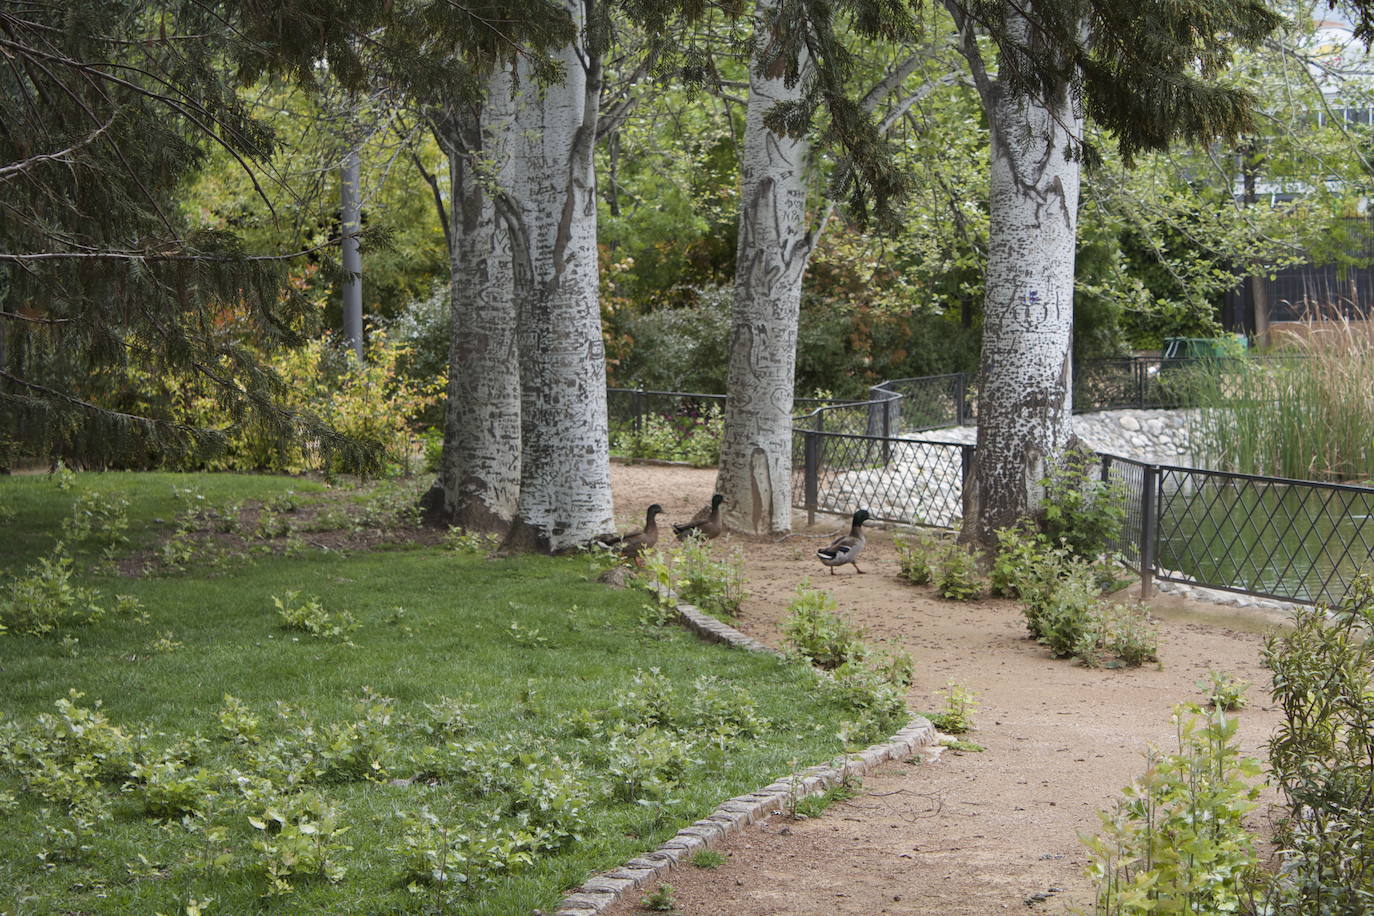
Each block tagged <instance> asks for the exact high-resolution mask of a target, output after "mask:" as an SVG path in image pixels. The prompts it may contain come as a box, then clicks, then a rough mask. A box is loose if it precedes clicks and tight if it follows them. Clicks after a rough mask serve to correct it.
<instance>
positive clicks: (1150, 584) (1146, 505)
mask: <svg viewBox="0 0 1374 916" xmlns="http://www.w3.org/2000/svg"><path fill="white" fill-rule="evenodd" d="M1143 487H1144V492H1142V493H1141V494H1140V597H1141V600H1145V599H1148V598H1149V597H1150V596H1151V595H1153V594H1154V590H1155V537H1156V536H1157V534H1158V532H1159V525H1158V519H1156V518H1155V512H1156V504H1157V501H1158V500H1157V494H1158V492H1159V465H1157V464H1151V465H1147V466H1146V467H1145V478H1144V483H1143Z"/></svg>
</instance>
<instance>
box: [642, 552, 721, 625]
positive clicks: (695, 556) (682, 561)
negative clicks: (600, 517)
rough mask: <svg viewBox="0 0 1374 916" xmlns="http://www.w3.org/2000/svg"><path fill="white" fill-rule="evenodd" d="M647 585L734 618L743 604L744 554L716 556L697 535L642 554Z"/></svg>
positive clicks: (703, 609) (696, 605)
mask: <svg viewBox="0 0 1374 916" xmlns="http://www.w3.org/2000/svg"><path fill="white" fill-rule="evenodd" d="M642 575H643V581H644V583H645V584H646V585H651V586H658V587H659V588H668V589H670V590H671V591H673V592H674V593H676V594H677V596H678V599H679V600H681V601H683V602H685V603H687V604H690V605H693V606H695V607H697V608H699V609H701V610H702V611H705V612H706V613H708V614H711V615H713V616H715V617H724V618H726V619H731V618H733V617H734V616H735V615H736V614H738V613H739V609H740V606H741V605H743V604H744V599H745V590H744V556H743V554H742V553H741V552H740V551H739V550H738V549H735V550H733V551H731V552H730V553H729V554H728V555H727V556H726V557H724V558H722V559H717V558H716V557H715V555H714V554H713V553H712V552H711V547H710V544H709V543H708V542H705V541H701V540H699V539H697V538H689V539H688V540H686V541H684V542H682V543H681V544H677V545H675V546H673V547H670V548H668V549H667V550H663V549H661V548H660V549H657V550H653V551H649V552H648V553H647V554H645V556H644V572H643V574H642Z"/></svg>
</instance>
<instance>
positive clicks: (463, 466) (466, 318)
mask: <svg viewBox="0 0 1374 916" xmlns="http://www.w3.org/2000/svg"><path fill="white" fill-rule="evenodd" d="M487 88H488V92H487V99H486V100H485V103H484V104H479V103H474V104H471V105H464V106H462V107H461V109H460V110H458V111H455V112H451V113H449V115H448V116H447V117H444V118H442V119H436V120H438V121H439V122H440V123H437V124H436V125H435V126H436V130H437V131H438V132H439V133H440V134H442V135H443V146H444V149H445V151H446V152H447V153H448V157H449V174H450V175H451V176H452V195H451V205H450V209H451V211H452V217H451V219H450V220H449V224H450V226H451V229H450V235H451V245H452V249H451V257H452V320H453V323H452V330H451V335H452V336H451V338H450V346H449V373H448V403H447V406H446V408H445V413H444V450H443V455H442V458H441V460H440V468H439V482H438V484H437V488H438V490H439V492H438V493H436V494H433V495H432V496H431V497H430V499H431V506H430V517H431V519H433V520H437V521H440V522H442V523H444V524H450V525H458V526H460V527H462V528H466V529H470V530H475V531H487V532H495V533H498V534H505V533H506V532H507V531H509V530H510V525H511V520H512V518H513V517H514V516H515V509H516V501H517V498H518V496H519V492H520V373H519V361H518V357H517V350H516V316H515V298H514V295H515V293H514V285H515V268H514V262H513V257H512V252H511V240H510V231H509V228H508V226H507V224H506V222H505V221H504V220H503V219H501V218H499V216H498V213H497V206H496V196H499V195H500V194H501V193H502V191H501V190H500V189H501V188H504V187H509V186H510V183H511V180H512V175H513V168H514V160H513V156H512V149H511V145H512V140H513V131H514V127H513V120H514V112H513V109H512V105H511V102H512V97H511V93H512V80H511V77H510V74H509V71H506V70H501V69H498V70H497V71H496V72H495V73H493V74H492V76H491V77H490V79H489V80H488V87H487Z"/></svg>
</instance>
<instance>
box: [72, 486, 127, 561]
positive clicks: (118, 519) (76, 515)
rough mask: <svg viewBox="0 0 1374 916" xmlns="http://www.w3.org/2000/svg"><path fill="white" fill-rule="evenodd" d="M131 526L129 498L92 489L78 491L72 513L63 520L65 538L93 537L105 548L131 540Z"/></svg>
mask: <svg viewBox="0 0 1374 916" xmlns="http://www.w3.org/2000/svg"><path fill="white" fill-rule="evenodd" d="M128 529H129V501H128V500H127V499H125V498H124V497H123V496H112V495H106V494H103V493H96V492H94V491H91V490H86V491H83V492H81V493H79V494H77V497H76V499H75V500H74V501H73V502H72V511H71V514H70V515H69V516H67V518H66V519H64V520H63V522H62V536H63V538H65V539H67V540H69V541H72V542H75V543H80V542H83V541H87V540H90V541H94V542H95V543H96V544H99V545H100V546H101V547H103V548H105V550H106V551H110V550H113V549H114V548H115V547H117V546H119V545H120V544H123V543H125V542H126V541H128V540H129V538H128V537H127V534H126V532H127V531H128Z"/></svg>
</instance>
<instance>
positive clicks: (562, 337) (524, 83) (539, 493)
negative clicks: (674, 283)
mask: <svg viewBox="0 0 1374 916" xmlns="http://www.w3.org/2000/svg"><path fill="white" fill-rule="evenodd" d="M567 2H568V11H569V13H570V14H571V15H572V17H573V21H574V22H576V23H577V24H578V28H579V34H578V39H577V40H576V42H575V44H573V45H570V46H568V47H567V48H565V49H564V50H563V52H562V53H561V55H559V56H560V57H561V59H562V63H563V66H564V73H565V78H564V80H563V82H561V83H559V84H557V85H552V86H548V87H545V88H543V89H541V88H540V87H539V86H538V85H537V84H536V82H535V80H534V78H533V76H532V75H531V74H530V73H528V72H524V70H525V68H524V67H523V66H522V68H521V70H522V72H521V74H520V80H519V88H518V90H517V109H516V137H517V153H516V175H515V193H514V194H513V195H512V196H513V198H514V199H515V202H516V204H517V207H516V208H515V209H516V212H514V213H511V214H509V218H510V219H511V221H512V223H515V224H518V226H519V229H520V231H519V232H516V233H514V235H513V240H514V241H515V243H516V246H517V248H518V249H521V250H522V251H523V257H522V256H521V251H517V258H516V261H517V270H516V284H515V290H516V308H517V315H518V319H519V344H520V391H521V398H520V405H521V437H522V457H521V473H520V499H519V506H518V510H517V513H516V519H515V523H514V525H513V526H512V528H511V532H510V534H509V536H508V537H507V546H508V547H510V548H513V549H533V550H540V551H548V552H555V551H559V550H562V549H565V548H568V547H572V546H576V545H578V544H582V543H585V542H586V541H588V540H590V539H591V538H592V536H594V535H596V534H599V533H602V532H604V531H607V530H609V529H610V528H611V525H612V508H611V482H610V481H611V478H610V445H609V430H608V423H607V416H606V355H605V349H604V346H603V342H602V336H601V311H600V306H599V302H598V299H597V293H598V290H597V251H596V185H595V171H594V168H593V160H592V149H593V145H594V143H595V140H596V121H597V96H598V92H599V88H600V85H599V84H600V78H601V68H600V62H599V60H597V59H596V57H595V52H593V51H592V50H591V49H590V48H589V47H588V43H587V42H586V40H585V34H584V32H583V30H584V29H585V27H586V26H585V23H586V19H587V17H586V10H585V8H584V5H583V0H567ZM521 265H523V267H524V269H521Z"/></svg>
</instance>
